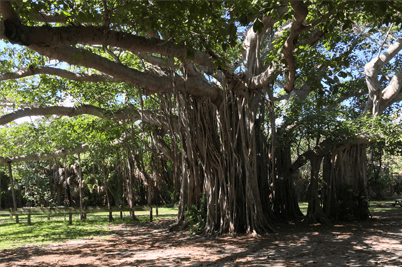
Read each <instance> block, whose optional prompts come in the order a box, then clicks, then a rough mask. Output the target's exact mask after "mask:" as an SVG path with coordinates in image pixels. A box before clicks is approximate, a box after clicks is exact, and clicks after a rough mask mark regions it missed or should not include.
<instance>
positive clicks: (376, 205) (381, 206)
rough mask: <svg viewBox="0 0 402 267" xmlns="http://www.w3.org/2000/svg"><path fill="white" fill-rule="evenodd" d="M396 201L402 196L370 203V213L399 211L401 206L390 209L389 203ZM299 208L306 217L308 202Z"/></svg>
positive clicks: (302, 203) (301, 204) (300, 204)
mask: <svg viewBox="0 0 402 267" xmlns="http://www.w3.org/2000/svg"><path fill="white" fill-rule="evenodd" d="M395 199H402V195H394V196H391V197H389V198H388V199H387V200H380V201H369V211H370V212H377V211H379V212H381V211H387V210H397V209H402V207H400V206H395V207H389V205H385V204H389V203H394V201H395ZM299 207H300V210H301V212H302V213H303V214H304V215H306V214H307V207H308V202H299Z"/></svg>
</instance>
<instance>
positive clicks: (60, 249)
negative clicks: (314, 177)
mask: <svg viewBox="0 0 402 267" xmlns="http://www.w3.org/2000/svg"><path fill="white" fill-rule="evenodd" d="M389 212H391V213H392V214H388V213H389ZM389 212H388V213H386V214H387V216H384V217H383V218H382V217H378V218H376V219H373V220H369V221H366V222H362V223H344V224H343V223H339V224H337V225H334V226H323V225H321V226H312V225H306V224H297V225H291V228H287V227H289V225H288V226H287V227H285V226H283V225H282V226H281V225H278V226H277V231H278V232H277V233H273V234H267V235H263V236H258V237H253V236H251V235H248V236H244V235H240V236H237V237H232V236H229V235H224V236H196V235H192V234H189V233H188V232H168V231H167V227H168V225H169V224H171V223H173V220H162V221H161V222H156V223H146V224H135V225H122V226H121V227H120V228H116V229H115V230H114V231H112V232H111V233H110V234H109V235H107V236H102V237H91V238H86V239H81V240H71V241H67V242H65V243H61V244H53V245H46V246H43V247H40V246H34V247H25V248H20V249H9V250H3V251H1V255H2V256H1V257H2V258H0V265H1V266H18V264H20V265H24V264H27V265H33V266H55V265H58V266H72V265H82V266H84V265H88V266H101V265H103V266H112V265H113V266H132V265H134V266H379V265H381V264H382V265H385V266H401V265H402V244H401V240H402V233H401V227H400V225H401V220H400V218H402V210H401V211H389Z"/></svg>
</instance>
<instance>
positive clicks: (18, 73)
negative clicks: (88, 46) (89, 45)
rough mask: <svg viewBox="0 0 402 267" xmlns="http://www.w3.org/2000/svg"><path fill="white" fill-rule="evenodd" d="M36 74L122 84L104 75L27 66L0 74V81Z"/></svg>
mask: <svg viewBox="0 0 402 267" xmlns="http://www.w3.org/2000/svg"><path fill="white" fill-rule="evenodd" d="M38 74H48V75H55V76H59V77H62V78H66V79H69V80H74V81H78V82H94V83H97V82H112V83H115V82H122V81H121V80H119V79H116V78H113V77H112V76H108V75H104V74H84V73H75V72H71V71H68V70H63V69H58V68H52V67H35V66H29V67H28V68H24V69H20V70H18V71H15V72H6V73H3V74H0V81H5V80H14V79H20V78H24V77H29V76H33V75H38Z"/></svg>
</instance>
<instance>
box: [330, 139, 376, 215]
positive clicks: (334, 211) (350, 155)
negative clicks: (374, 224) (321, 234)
mask: <svg viewBox="0 0 402 267" xmlns="http://www.w3.org/2000/svg"><path fill="white" fill-rule="evenodd" d="M367 183H368V182H367V155H366V145H365V144H360V145H352V146H347V147H346V148H344V149H343V150H340V151H335V152H334V153H333V155H332V156H330V157H328V158H327V159H326V161H325V162H324V186H325V187H324V188H325V190H323V193H324V211H325V213H326V214H327V215H328V216H329V217H330V218H331V219H334V220H365V219H367V218H368V216H369V210H368V199H367V197H368V193H367Z"/></svg>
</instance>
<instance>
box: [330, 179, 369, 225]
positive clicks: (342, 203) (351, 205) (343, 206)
mask: <svg viewBox="0 0 402 267" xmlns="http://www.w3.org/2000/svg"><path fill="white" fill-rule="evenodd" d="M340 192H341V194H339V196H338V205H337V214H338V219H339V220H341V221H363V220H366V219H368V218H369V216H370V211H369V202H368V199H367V197H366V196H365V195H364V194H363V192H364V191H363V190H359V191H358V192H357V191H356V190H353V189H352V188H351V186H350V185H345V186H344V187H343V188H342V189H341V190H340Z"/></svg>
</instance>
